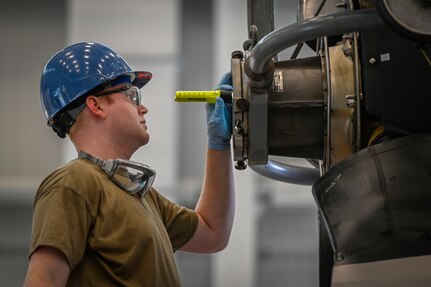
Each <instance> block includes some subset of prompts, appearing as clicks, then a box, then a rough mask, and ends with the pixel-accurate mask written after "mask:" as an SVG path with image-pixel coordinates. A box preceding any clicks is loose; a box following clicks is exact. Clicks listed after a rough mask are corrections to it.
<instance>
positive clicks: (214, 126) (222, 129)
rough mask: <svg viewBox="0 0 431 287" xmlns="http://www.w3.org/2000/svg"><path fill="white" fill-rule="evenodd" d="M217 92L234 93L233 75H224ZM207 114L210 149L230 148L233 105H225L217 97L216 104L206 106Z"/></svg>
mask: <svg viewBox="0 0 431 287" xmlns="http://www.w3.org/2000/svg"><path fill="white" fill-rule="evenodd" d="M216 90H226V91H232V90H233V88H232V74H231V73H230V72H229V73H226V74H224V75H223V77H222V79H221V81H220V83H219V84H218V85H217V86H216ZM205 108H206V113H207V135H208V147H209V148H211V149H216V150H225V149H228V148H230V137H231V135H232V104H230V103H229V104H225V102H224V101H223V99H222V98H220V97H217V99H216V103H215V104H208V103H206V104H205Z"/></svg>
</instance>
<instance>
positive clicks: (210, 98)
mask: <svg viewBox="0 0 431 287" xmlns="http://www.w3.org/2000/svg"><path fill="white" fill-rule="evenodd" d="M217 97H221V98H222V99H223V101H224V102H225V103H232V92H231V91H226V90H214V91H177V92H176V93H175V101H176V102H207V103H210V104H214V103H215V102H216V98H217Z"/></svg>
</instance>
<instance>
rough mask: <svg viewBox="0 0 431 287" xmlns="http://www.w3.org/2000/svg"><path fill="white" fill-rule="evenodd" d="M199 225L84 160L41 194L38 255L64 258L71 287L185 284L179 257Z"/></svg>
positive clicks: (57, 174)
mask: <svg viewBox="0 0 431 287" xmlns="http://www.w3.org/2000/svg"><path fill="white" fill-rule="evenodd" d="M196 226H197V215H196V213H195V212H194V211H192V210H189V209H187V208H184V207H180V206H178V205H176V204H174V203H172V202H170V201H169V200H167V199H166V198H165V197H163V196H162V195H161V194H159V193H158V192H157V191H155V190H154V189H151V190H150V191H149V192H148V193H147V194H146V195H145V197H144V198H143V199H140V198H139V197H138V196H133V195H130V194H128V193H126V192H125V191H123V190H122V189H120V188H118V187H117V186H116V185H115V184H114V183H113V182H112V181H111V180H109V179H108V177H107V175H106V174H105V173H104V172H103V171H102V170H101V169H100V168H99V167H97V166H95V165H93V164H91V163H90V162H88V161H86V160H83V159H76V160H73V161H71V162H70V163H68V164H66V165H64V166H63V167H60V168H59V169H57V170H56V171H54V172H53V173H52V174H51V175H49V176H48V177H47V178H46V179H45V180H44V181H43V182H42V184H41V186H40V187H39V189H38V192H37V194H36V198H35V203H34V214H33V229H32V239H31V246H30V256H31V254H32V253H33V252H34V251H35V250H36V249H37V248H38V247H39V246H51V247H55V248H57V249H58V250H60V251H61V252H63V253H64V255H65V257H66V258H67V261H68V263H69V265H70V268H71V270H72V271H71V274H70V277H69V281H68V286H169V287H170V286H180V279H179V275H178V271H177V268H176V264H175V259H174V255H173V252H175V251H176V250H178V249H179V248H180V247H181V246H183V245H184V244H185V243H186V242H187V241H188V240H189V239H190V238H191V237H192V236H193V234H194V232H195V230H196Z"/></svg>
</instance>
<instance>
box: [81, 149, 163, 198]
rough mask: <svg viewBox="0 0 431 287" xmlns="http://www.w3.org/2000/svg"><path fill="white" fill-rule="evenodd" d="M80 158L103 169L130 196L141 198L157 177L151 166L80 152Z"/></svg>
mask: <svg viewBox="0 0 431 287" xmlns="http://www.w3.org/2000/svg"><path fill="white" fill-rule="evenodd" d="M78 158H82V159H86V160H89V161H90V162H91V163H92V164H94V165H97V166H98V167H100V168H102V169H103V171H104V172H105V173H106V174H107V175H108V177H109V178H110V179H111V180H112V181H113V182H114V183H115V184H116V185H117V186H118V187H120V188H121V189H123V190H124V191H126V192H127V193H129V194H138V195H139V196H140V197H141V198H142V197H144V196H145V194H146V193H147V192H148V190H150V188H151V186H152V185H153V183H154V179H155V177H156V172H155V171H154V170H153V169H152V168H150V167H149V166H147V165H145V164H142V163H139V162H135V161H129V160H122V159H115V160H112V159H108V160H106V161H105V160H101V159H98V158H95V157H93V156H92V155H90V154H88V153H86V152H83V151H80V152H79V154H78Z"/></svg>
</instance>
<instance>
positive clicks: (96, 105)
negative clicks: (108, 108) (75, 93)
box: [85, 96, 104, 115]
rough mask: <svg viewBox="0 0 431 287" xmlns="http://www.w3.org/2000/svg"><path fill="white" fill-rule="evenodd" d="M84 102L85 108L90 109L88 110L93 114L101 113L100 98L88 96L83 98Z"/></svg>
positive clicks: (102, 111)
mask: <svg viewBox="0 0 431 287" xmlns="http://www.w3.org/2000/svg"><path fill="white" fill-rule="evenodd" d="M85 103H86V104H87V108H88V109H89V110H90V112H91V113H92V114H94V115H103V114H104V110H103V107H102V105H101V99H100V98H98V97H96V96H88V97H87V99H86V100H85Z"/></svg>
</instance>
